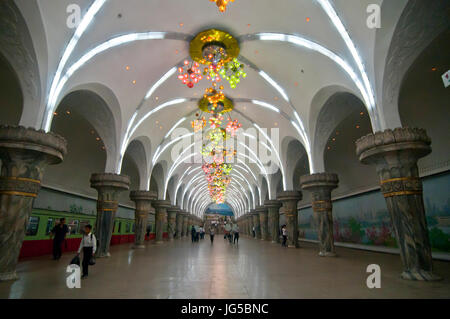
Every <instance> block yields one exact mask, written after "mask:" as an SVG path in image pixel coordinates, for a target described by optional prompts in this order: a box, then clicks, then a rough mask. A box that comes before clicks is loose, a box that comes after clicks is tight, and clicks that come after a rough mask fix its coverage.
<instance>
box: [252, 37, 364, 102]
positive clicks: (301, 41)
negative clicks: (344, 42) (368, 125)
mask: <svg viewBox="0 0 450 319" xmlns="http://www.w3.org/2000/svg"><path fill="white" fill-rule="evenodd" d="M256 36H257V37H258V39H259V40H261V41H281V42H288V43H292V44H295V45H297V46H300V47H303V48H307V49H310V50H313V51H316V52H319V53H320V54H322V55H325V56H327V57H328V58H330V59H331V60H333V61H334V62H336V63H337V64H338V65H339V66H340V67H341V68H342V69H343V70H344V71H345V72H346V73H347V74H348V75H349V76H350V78H351V79H352V80H353V82H354V83H355V85H356V86H357V88H358V89H359V91H360V92H361V95H362V96H363V99H364V101H365V104H366V106H367V107H368V109H369V110H371V109H372V108H373V107H372V104H371V103H370V99H369V96H368V94H367V92H366V90H365V87H364V86H363V84H362V82H361V80H360V79H359V78H358V76H357V75H356V73H355V72H354V71H353V69H352V68H351V67H350V65H349V64H348V63H347V62H346V61H345V60H344V59H342V58H341V57H340V56H338V55H337V54H336V53H334V52H332V51H331V50H329V49H327V48H325V47H323V46H321V45H320V44H318V43H316V42H313V41H310V40H307V39H305V38H302V37H299V36H296V35H290V34H283V33H258V34H256Z"/></svg>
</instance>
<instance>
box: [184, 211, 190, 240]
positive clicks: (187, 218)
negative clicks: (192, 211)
mask: <svg viewBox="0 0 450 319" xmlns="http://www.w3.org/2000/svg"><path fill="white" fill-rule="evenodd" d="M188 224H189V216H188V213H187V212H186V213H185V214H184V215H183V237H187V236H188Z"/></svg>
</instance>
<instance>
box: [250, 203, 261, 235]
mask: <svg viewBox="0 0 450 319" xmlns="http://www.w3.org/2000/svg"><path fill="white" fill-rule="evenodd" d="M250 213H251V214H252V220H253V226H254V227H255V238H256V239H261V224H260V222H259V214H258V213H257V212H256V211H255V210H252V211H251V212H250Z"/></svg>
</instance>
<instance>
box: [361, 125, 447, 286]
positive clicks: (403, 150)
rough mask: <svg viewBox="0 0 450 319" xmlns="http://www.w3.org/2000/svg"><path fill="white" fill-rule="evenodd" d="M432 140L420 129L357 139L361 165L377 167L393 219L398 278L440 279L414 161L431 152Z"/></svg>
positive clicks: (382, 190)
mask: <svg viewBox="0 0 450 319" xmlns="http://www.w3.org/2000/svg"><path fill="white" fill-rule="evenodd" d="M430 145H431V140H430V138H429V137H428V136H427V133H426V131H425V130H423V129H417V128H396V129H394V130H385V131H383V132H377V133H375V134H369V135H367V136H364V137H362V138H360V139H358V140H357V141H356V154H357V156H358V157H359V160H360V161H361V162H362V163H363V164H372V165H374V166H375V167H376V170H377V173H378V175H379V178H380V185H381V193H382V194H383V196H384V198H385V200H386V204H387V207H388V210H389V213H390V216H391V219H392V225H393V227H394V230H395V237H396V239H397V242H398V246H399V248H400V256H401V259H402V262H403V273H402V274H401V277H402V278H403V279H409V280H426V281H429V280H439V279H441V278H440V277H439V276H437V275H435V274H433V265H432V259H431V245H430V240H429V237H428V227H427V221H426V217H425V207H424V203H423V194H422V181H421V179H420V177H419V170H418V167H417V161H418V159H419V158H422V157H424V156H426V155H428V154H430V153H431V146H430Z"/></svg>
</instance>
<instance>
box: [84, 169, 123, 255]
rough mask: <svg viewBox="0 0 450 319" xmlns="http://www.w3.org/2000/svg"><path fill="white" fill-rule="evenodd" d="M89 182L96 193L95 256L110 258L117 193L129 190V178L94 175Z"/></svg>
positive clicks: (116, 175) (117, 199) (114, 175)
mask: <svg viewBox="0 0 450 319" xmlns="http://www.w3.org/2000/svg"><path fill="white" fill-rule="evenodd" d="M90 182H91V187H92V188H95V189H96V190H97V193H98V197H97V221H96V227H95V229H94V233H95V236H96V238H97V241H98V246H97V251H96V253H95V254H96V256H97V257H98V258H102V257H110V253H109V247H110V243H111V236H112V233H113V230H114V220H115V217H116V212H117V208H118V206H119V193H120V192H122V191H126V190H128V189H129V187H130V178H129V177H128V176H125V175H119V174H112V173H94V174H92V175H91V179H90Z"/></svg>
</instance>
